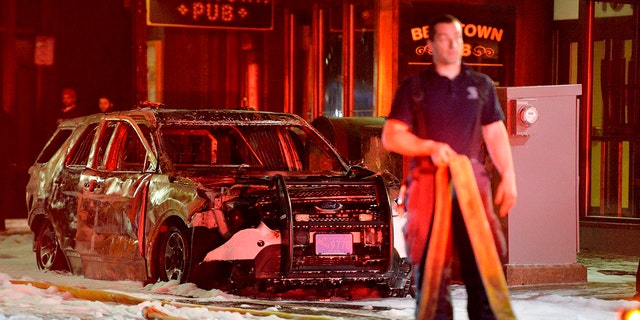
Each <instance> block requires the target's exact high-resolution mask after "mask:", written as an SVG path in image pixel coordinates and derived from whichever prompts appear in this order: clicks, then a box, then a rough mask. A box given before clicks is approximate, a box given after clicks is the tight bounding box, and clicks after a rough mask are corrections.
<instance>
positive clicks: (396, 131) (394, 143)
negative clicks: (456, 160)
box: [382, 119, 456, 165]
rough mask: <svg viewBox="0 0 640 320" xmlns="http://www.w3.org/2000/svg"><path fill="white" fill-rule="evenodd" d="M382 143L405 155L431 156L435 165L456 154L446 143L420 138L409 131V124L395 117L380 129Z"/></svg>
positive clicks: (447, 160) (389, 149)
mask: <svg viewBox="0 0 640 320" xmlns="http://www.w3.org/2000/svg"><path fill="white" fill-rule="evenodd" d="M382 145H383V146H384V147H385V149H387V151H391V152H395V153H398V154H401V155H405V156H412V157H416V156H431V160H433V163H435V164H436V165H443V164H446V163H448V162H449V157H450V156H452V155H455V154H456V152H455V151H453V149H451V147H450V146H449V145H448V144H446V143H442V142H437V141H433V140H428V139H421V138H419V137H417V136H416V135H415V134H413V133H412V132H411V130H410V129H409V125H407V124H406V123H404V122H402V121H399V120H395V119H389V120H387V121H386V122H385V124H384V128H383V129H382Z"/></svg>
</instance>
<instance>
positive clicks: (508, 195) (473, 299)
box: [382, 15, 517, 319]
mask: <svg viewBox="0 0 640 320" xmlns="http://www.w3.org/2000/svg"><path fill="white" fill-rule="evenodd" d="M428 34H429V39H428V42H427V45H428V47H429V49H430V51H431V52H432V54H433V65H432V66H430V67H429V68H427V69H426V70H424V71H422V72H421V73H419V74H418V75H417V76H414V77H413V78H410V79H407V80H406V81H404V82H403V83H402V84H401V86H400V87H399V88H398V91H397V92H396V96H395V98H394V100H393V105H392V107H391V112H390V114H389V117H388V120H387V122H386V123H385V126H384V129H383V132H382V143H383V145H384V146H385V148H386V149H387V150H389V151H392V152H396V153H399V154H402V155H405V156H410V157H413V158H412V164H411V167H412V172H411V174H410V176H409V179H408V180H409V187H408V189H407V190H408V192H407V194H408V200H407V203H406V205H407V213H408V217H407V222H406V225H405V230H404V237H405V241H406V248H407V253H408V258H409V259H410V261H411V263H412V264H413V266H414V276H415V280H416V284H417V286H418V292H417V293H418V294H417V297H416V299H417V304H418V305H417V307H416V315H418V312H419V310H420V305H419V302H420V293H421V288H420V286H421V282H422V275H423V274H424V273H425V272H429V270H423V268H424V264H425V258H426V248H427V241H428V235H429V231H430V229H431V226H430V225H429V222H428V221H430V219H429V218H428V217H430V216H431V215H432V213H433V210H434V197H435V195H434V190H435V180H434V174H435V171H436V167H437V166H444V165H447V164H448V162H449V159H450V157H452V156H454V155H456V154H463V155H466V156H468V157H469V158H470V159H471V162H472V166H473V171H474V174H475V177H476V180H477V183H478V189H479V191H480V194H481V196H482V200H483V204H484V207H485V211H486V213H487V219H488V221H489V224H490V225H491V228H492V232H493V236H494V239H493V240H494V243H495V245H496V249H497V251H498V253H499V254H500V255H501V256H502V257H504V254H505V253H506V242H505V239H504V234H503V233H502V229H501V225H500V221H499V220H498V218H497V217H496V215H495V214H494V211H493V203H492V195H491V181H490V178H489V176H488V174H487V172H486V171H485V168H484V165H483V164H484V159H483V157H484V156H483V152H482V148H481V144H482V140H484V143H485V145H486V147H487V150H488V153H489V155H490V156H491V159H492V160H493V163H494V165H495V166H496V168H497V169H498V172H499V173H500V175H501V181H500V184H499V185H498V188H497V191H496V197H495V203H496V204H499V205H500V216H505V215H506V214H507V213H508V212H509V210H510V209H511V208H512V207H513V205H514V204H515V201H516V197H517V191H516V177H515V172H514V167H513V160H512V157H511V148H510V145H509V138H508V135H507V131H506V128H505V126H504V124H503V120H504V114H503V112H502V109H501V107H500V103H499V101H498V99H497V96H496V90H495V87H494V85H493V82H492V81H491V79H490V78H489V77H488V76H486V75H484V74H481V73H479V72H475V71H473V70H471V68H469V67H468V66H467V65H465V64H463V63H462V46H463V41H462V26H461V23H460V21H459V20H458V19H456V18H455V17H453V16H451V15H441V16H437V17H435V18H434V19H433V20H432V21H431V22H430V23H429V31H428ZM412 193H414V197H412ZM418 193H420V196H419V197H418V196H415V194H418ZM425 195H427V196H425ZM416 198H417V199H416ZM452 199H453V202H452V237H453V248H454V252H455V253H457V257H458V259H459V261H460V275H461V277H462V280H463V281H464V284H465V287H466V290H467V295H468V303H467V311H468V314H469V319H495V316H494V314H493V312H492V310H491V307H490V306H489V302H488V298H487V294H486V292H485V289H484V286H483V284H482V279H481V278H480V274H479V272H478V267H477V265H476V260H475V257H474V254H473V251H472V249H471V244H470V241H469V236H468V232H473V230H472V229H470V230H467V227H466V226H465V223H464V220H463V218H462V215H461V212H460V206H459V205H458V202H457V198H456V195H455V194H453V195H452ZM443 254H444V253H443ZM450 278H451V271H450V266H449V268H445V272H443V279H442V285H441V290H440V292H439V294H438V306H437V311H436V314H435V316H434V317H433V318H434V319H453V308H452V305H451V298H450V293H449V289H448V283H449V282H450V280H451V279H450Z"/></svg>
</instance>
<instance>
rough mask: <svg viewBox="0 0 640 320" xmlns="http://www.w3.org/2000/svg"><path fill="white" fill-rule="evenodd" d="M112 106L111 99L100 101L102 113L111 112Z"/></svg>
mask: <svg viewBox="0 0 640 320" xmlns="http://www.w3.org/2000/svg"><path fill="white" fill-rule="evenodd" d="M111 106H112V104H111V101H109V99H107V98H100V100H98V108H100V111H102V112H107V111H109V110H111Z"/></svg>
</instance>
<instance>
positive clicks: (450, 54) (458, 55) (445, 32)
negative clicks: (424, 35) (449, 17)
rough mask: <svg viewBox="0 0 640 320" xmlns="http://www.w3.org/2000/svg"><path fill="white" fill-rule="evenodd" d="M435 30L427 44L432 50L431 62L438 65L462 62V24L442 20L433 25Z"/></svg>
mask: <svg viewBox="0 0 640 320" xmlns="http://www.w3.org/2000/svg"><path fill="white" fill-rule="evenodd" d="M434 27H435V29H436V32H435V37H434V38H433V39H429V45H430V46H431V50H432V52H433V63H435V64H440V65H452V64H460V63H461V62H462V45H463V41H462V26H460V24H459V23H453V22H451V23H449V22H443V23H438V24H436V25H435V26H434Z"/></svg>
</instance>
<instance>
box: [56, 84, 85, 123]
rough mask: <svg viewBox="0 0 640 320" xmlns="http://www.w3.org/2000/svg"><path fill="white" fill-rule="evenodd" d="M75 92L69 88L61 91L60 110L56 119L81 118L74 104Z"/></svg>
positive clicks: (79, 111) (80, 113)
mask: <svg viewBox="0 0 640 320" xmlns="http://www.w3.org/2000/svg"><path fill="white" fill-rule="evenodd" d="M76 102H77V101H76V91H75V90H73V89H71V88H64V89H63V90H62V108H60V110H59V113H58V117H57V118H58V119H71V118H76V117H79V116H82V111H81V110H80V108H79V107H78V106H77V104H76Z"/></svg>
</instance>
